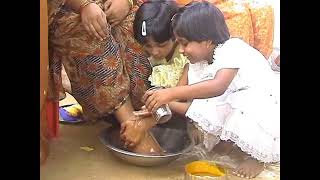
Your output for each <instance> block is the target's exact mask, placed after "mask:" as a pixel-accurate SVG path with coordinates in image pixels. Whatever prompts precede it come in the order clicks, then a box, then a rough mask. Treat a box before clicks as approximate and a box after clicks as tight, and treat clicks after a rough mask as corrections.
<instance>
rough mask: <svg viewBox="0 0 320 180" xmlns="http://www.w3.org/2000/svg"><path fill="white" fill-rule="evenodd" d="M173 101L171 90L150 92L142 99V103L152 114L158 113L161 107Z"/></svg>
mask: <svg viewBox="0 0 320 180" xmlns="http://www.w3.org/2000/svg"><path fill="white" fill-rule="evenodd" d="M173 100H174V98H173V96H172V92H171V90H170V89H157V90H150V91H147V92H146V93H145V94H144V95H143V97H142V101H143V102H145V106H146V107H147V109H148V110H149V111H151V112H154V111H156V110H157V109H158V108H159V107H160V106H161V105H163V104H168V103H169V102H171V101H173Z"/></svg>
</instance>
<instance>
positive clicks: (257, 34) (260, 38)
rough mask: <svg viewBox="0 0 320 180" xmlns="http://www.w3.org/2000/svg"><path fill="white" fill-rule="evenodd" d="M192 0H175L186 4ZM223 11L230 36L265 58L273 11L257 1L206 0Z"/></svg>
mask: <svg viewBox="0 0 320 180" xmlns="http://www.w3.org/2000/svg"><path fill="white" fill-rule="evenodd" d="M191 1H192V0H176V2H177V3H178V4H180V5H186V4H188V3H189V2H191ZM208 2H210V3H213V4H214V5H216V6H217V7H218V8H219V9H220V10H221V11H222V13H223V15H224V17H225V20H226V23H227V26H228V28H229V31H230V35H231V37H237V38H240V39H242V40H244V41H245V42H247V43H248V44H250V46H252V47H254V48H256V49H257V50H259V51H260V52H261V53H262V54H263V55H264V56H265V58H266V59H268V58H269V56H270V54H271V52H272V49H273V33H274V32H273V29H274V12H273V8H272V6H271V5H270V4H267V3H263V2H262V3H260V2H259V1H254V2H249V1H241V2H240V1H234V0H208Z"/></svg>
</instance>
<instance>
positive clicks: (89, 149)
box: [80, 146, 94, 152]
mask: <svg viewBox="0 0 320 180" xmlns="http://www.w3.org/2000/svg"><path fill="white" fill-rule="evenodd" d="M80 149H81V150H84V151H87V152H90V151H93V150H94V149H93V148H91V147H88V146H83V147H80Z"/></svg>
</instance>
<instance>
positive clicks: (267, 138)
mask: <svg viewBox="0 0 320 180" xmlns="http://www.w3.org/2000/svg"><path fill="white" fill-rule="evenodd" d="M172 26H173V31H174V34H175V36H176V40H177V41H178V43H179V44H180V52H181V53H183V54H184V55H185V56H187V57H188V59H189V61H190V64H187V65H186V66H187V67H186V68H185V69H186V71H185V72H184V73H183V76H182V78H181V82H184V84H186V85H183V86H177V87H173V88H167V89H161V90H155V91H154V90H153V91H148V92H146V94H145V95H144V97H143V100H144V101H145V105H146V107H147V108H148V110H149V111H154V110H155V109H157V108H158V107H159V106H161V105H163V104H167V103H168V104H169V106H170V108H171V110H173V111H175V112H177V113H180V114H183V115H185V116H186V117H188V118H190V119H191V120H192V121H193V122H194V124H195V125H196V127H198V128H199V129H200V130H201V131H202V132H204V134H205V135H207V136H206V137H210V136H211V137H212V135H214V136H216V137H219V138H220V140H221V141H220V142H219V144H217V145H216V144H215V143H214V141H213V139H210V138H205V140H204V144H205V146H206V147H207V148H208V149H212V148H213V150H215V148H216V149H217V150H218V149H219V148H217V147H219V146H220V147H223V146H226V147H227V148H226V150H228V149H230V148H229V147H232V146H234V145H235V146H237V147H239V148H240V149H241V150H242V151H243V152H244V153H246V154H247V155H249V158H248V159H246V160H244V161H243V162H242V163H241V164H240V165H239V166H238V167H237V168H236V169H235V170H234V173H235V174H236V175H238V176H241V177H246V178H253V177H256V176H257V175H258V174H259V173H260V172H261V171H262V170H263V167H264V163H272V162H279V161H280V132H279V131H280V99H279V89H280V88H279V84H277V83H276V82H278V81H277V79H275V78H276V75H275V74H274V72H273V71H272V70H271V69H270V66H269V64H268V61H267V60H266V59H265V58H264V56H263V55H262V54H261V53H260V52H259V51H257V50H256V49H254V48H253V47H251V46H249V45H248V44H246V43H245V42H244V41H242V40H240V39H237V38H230V34H229V31H228V28H227V26H226V23H225V20H224V17H223V14H222V13H221V11H220V10H219V9H218V8H216V7H215V6H213V5H211V4H209V3H208V2H205V1H203V2H193V3H190V4H188V5H186V6H185V7H183V8H181V9H180V10H179V12H178V13H177V14H176V15H175V16H174V17H173V19H172ZM222 145H223V146H222Z"/></svg>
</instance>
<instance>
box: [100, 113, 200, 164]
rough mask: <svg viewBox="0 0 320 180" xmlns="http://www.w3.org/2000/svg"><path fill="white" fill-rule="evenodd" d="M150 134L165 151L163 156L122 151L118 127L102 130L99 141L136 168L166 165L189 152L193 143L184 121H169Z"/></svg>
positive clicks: (155, 128)
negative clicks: (136, 166)
mask: <svg viewBox="0 0 320 180" xmlns="http://www.w3.org/2000/svg"><path fill="white" fill-rule="evenodd" d="M150 131H151V133H153V135H154V137H155V138H156V139H157V141H158V143H159V144H160V146H161V147H162V149H163V150H165V152H166V153H165V154H164V155H146V154H137V153H134V152H129V151H126V150H124V148H123V142H121V140H120V137H119V127H111V128H107V129H105V130H103V131H102V132H101V133H100V135H99V139H100V141H101V142H102V143H103V144H104V145H105V146H106V148H107V149H108V150H110V151H111V152H112V153H113V154H114V155H115V156H117V157H118V158H120V159H122V160H124V161H126V162H128V163H131V164H135V165H138V166H158V165H163V164H167V163H169V162H171V161H173V160H175V159H177V158H178V157H179V156H181V155H182V154H184V153H186V152H188V151H190V150H191V148H192V147H193V146H194V142H193V140H192V138H190V135H189V133H188V131H187V125H186V121H185V120H181V119H174V120H173V119H171V120H170V121H169V122H167V123H165V124H162V125H158V126H156V127H154V128H152V129H151V130H150Z"/></svg>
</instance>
